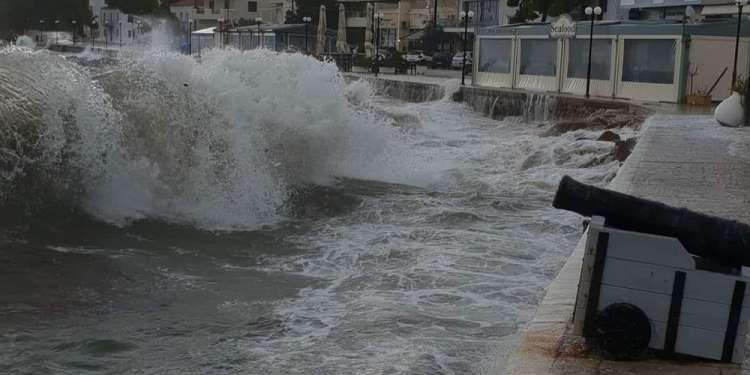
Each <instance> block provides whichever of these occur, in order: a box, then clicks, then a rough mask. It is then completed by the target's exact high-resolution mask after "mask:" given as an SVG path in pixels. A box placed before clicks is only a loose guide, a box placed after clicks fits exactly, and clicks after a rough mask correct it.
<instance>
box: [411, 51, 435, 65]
mask: <svg viewBox="0 0 750 375" xmlns="http://www.w3.org/2000/svg"><path fill="white" fill-rule="evenodd" d="M406 62H408V63H412V64H421V63H428V62H432V56H430V55H427V54H425V53H424V52H423V51H414V52H408V53H407V54H406Z"/></svg>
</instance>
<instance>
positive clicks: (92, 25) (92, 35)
mask: <svg viewBox="0 0 750 375" xmlns="http://www.w3.org/2000/svg"><path fill="white" fill-rule="evenodd" d="M94 29H96V19H93V20H91V48H94Z"/></svg>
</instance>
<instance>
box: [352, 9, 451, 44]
mask: <svg viewBox="0 0 750 375" xmlns="http://www.w3.org/2000/svg"><path fill="white" fill-rule="evenodd" d="M433 1H438V2H437V5H438V6H437V17H438V22H437V24H438V26H440V27H441V28H445V27H455V26H457V25H458V23H459V19H458V12H459V9H458V7H459V1H458V0H401V1H397V0H383V1H376V2H370V1H365V0H340V2H341V3H343V4H344V7H345V9H346V26H347V39H349V40H348V41H347V43H348V44H349V45H350V46H356V47H357V49H358V50H359V51H362V50H364V39H365V27H366V26H367V22H368V18H370V20H371V22H372V23H371V25H372V27H373V30H372V31H373V34H372V35H373V37H376V35H375V34H376V33H375V31H376V30H375V29H376V28H377V21H376V20H375V18H374V14H375V13H378V12H382V13H383V19H382V20H381V21H380V46H381V48H396V49H398V50H405V49H407V48H408V45H409V41H410V37H411V40H413V39H415V38H418V35H416V34H418V33H419V32H420V31H421V30H423V29H425V28H426V27H427V26H428V25H430V24H431V22H432V20H433V18H434V14H435V8H434V5H435V3H434V2H433ZM368 3H373V4H374V8H372V9H374V10H373V12H372V13H370V14H367V4H368Z"/></svg>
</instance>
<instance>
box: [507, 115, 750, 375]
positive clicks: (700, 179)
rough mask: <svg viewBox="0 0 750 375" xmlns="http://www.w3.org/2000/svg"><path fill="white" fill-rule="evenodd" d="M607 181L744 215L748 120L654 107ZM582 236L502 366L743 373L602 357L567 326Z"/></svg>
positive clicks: (695, 363) (669, 200)
mask: <svg viewBox="0 0 750 375" xmlns="http://www.w3.org/2000/svg"><path fill="white" fill-rule="evenodd" d="M609 188H610V189H613V190H617V191H621V192H624V193H627V194H632V195H635V196H640V197H644V198H648V199H653V200H657V201H661V202H664V203H666V204H669V205H672V206H677V207H687V208H690V209H693V210H696V211H700V212H704V213H707V214H711V215H716V216H721V217H726V218H730V219H735V220H740V221H743V222H750V128H739V129H733V128H723V127H720V126H719V125H718V124H716V123H715V121H713V119H712V117H710V116H673V115H657V116H654V117H652V118H650V119H649V120H648V121H647V124H646V128H645V130H644V131H643V133H642V135H641V137H640V141H639V142H638V145H637V146H636V148H635V150H634V151H633V154H632V155H631V156H630V158H628V159H627V161H626V163H625V164H624V166H623V167H622V168H621V169H620V172H619V173H618V175H617V177H616V178H615V179H614V180H613V181H612V183H611V184H610V186H609ZM583 248H584V243H583V240H582V241H580V242H579V243H578V246H576V249H575V250H574V251H573V253H572V254H571V255H570V257H569V258H568V261H567V262H566V263H565V265H564V266H563V268H562V270H561V271H560V273H559V274H558V276H557V278H556V279H555V280H554V281H553V282H552V284H550V286H549V288H548V290H547V294H546V296H545V297H544V299H543V300H542V302H541V304H540V306H539V308H538V309H537V313H536V316H535V317H534V319H533V320H532V321H531V322H530V323H528V325H527V327H526V328H525V329H524V331H523V332H522V333H521V338H520V341H519V342H520V344H519V346H518V347H517V349H516V350H515V351H514V352H513V353H512V354H511V355H510V356H509V360H508V363H507V366H506V368H505V369H506V373H508V374H675V375H677V374H679V375H689V374H750V365H749V364H748V361H747V360H746V362H745V363H744V364H743V365H742V366H737V365H732V364H723V363H717V362H710V361H706V362H703V361H699V360H683V361H664V360H658V359H650V360H645V361H637V362H614V361H606V360H602V359H600V358H598V357H596V356H595V355H593V354H590V353H589V352H588V351H587V348H586V346H585V344H584V340H583V338H581V337H576V336H572V335H569V334H567V332H568V327H569V322H570V321H571V319H572V313H573V306H574V304H575V299H576V292H577V288H578V277H579V275H580V271H581V265H582V259H583Z"/></svg>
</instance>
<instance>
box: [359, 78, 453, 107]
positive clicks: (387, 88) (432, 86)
mask: <svg viewBox="0 0 750 375" xmlns="http://www.w3.org/2000/svg"><path fill="white" fill-rule="evenodd" d="M344 76H345V77H346V78H347V79H350V80H356V79H362V80H365V81H367V82H368V83H369V84H370V87H372V89H373V90H374V91H375V93H376V94H378V95H382V96H386V97H389V98H393V99H398V100H403V101H406V102H410V103H421V102H429V101H435V100H440V99H442V98H443V97H445V94H446V89H445V87H444V86H442V85H440V84H439V83H438V82H439V80H435V82H427V81H415V80H406V79H391V78H384V77H382V76H383V75H381V77H373V76H369V75H359V74H354V73H350V74H345V75H344ZM394 77H402V76H394ZM404 77H408V76H404Z"/></svg>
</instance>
